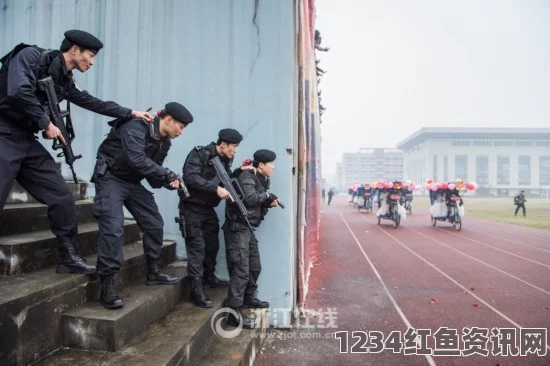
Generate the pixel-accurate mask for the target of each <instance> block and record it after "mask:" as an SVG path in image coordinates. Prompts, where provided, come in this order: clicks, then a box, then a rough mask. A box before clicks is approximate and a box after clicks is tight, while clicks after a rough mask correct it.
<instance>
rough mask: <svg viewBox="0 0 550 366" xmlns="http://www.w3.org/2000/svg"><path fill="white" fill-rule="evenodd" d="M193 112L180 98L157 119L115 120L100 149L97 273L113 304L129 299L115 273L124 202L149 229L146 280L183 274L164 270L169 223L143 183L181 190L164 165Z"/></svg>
mask: <svg viewBox="0 0 550 366" xmlns="http://www.w3.org/2000/svg"><path fill="white" fill-rule="evenodd" d="M191 122H193V116H192V115H191V113H189V111H188V110H187V109H186V108H185V107H184V106H182V105H181V104H179V103H175V102H172V103H168V104H166V106H165V108H164V109H163V110H161V111H159V112H158V113H157V116H156V117H155V120H154V121H153V123H147V122H145V121H144V120H143V119H141V118H133V119H129V120H128V119H119V120H115V121H113V128H112V129H111V132H110V133H109V135H108V136H107V138H106V139H105V140H104V141H103V143H102V144H101V146H100V147H99V149H98V151H97V162H96V166H95V169H94V175H93V177H92V182H93V183H94V184H95V188H96V196H95V199H94V204H93V213H94V216H95V217H96V219H97V221H98V223H99V238H98V245H97V254H98V256H97V272H98V274H99V276H100V279H101V295H100V301H101V303H102V304H103V306H104V307H106V308H107V309H117V308H121V307H122V306H123V305H124V303H123V302H122V299H121V298H120V297H119V296H118V295H117V292H116V285H115V284H116V280H115V275H116V273H117V272H118V271H119V270H120V268H121V266H122V263H123V260H124V258H123V253H122V246H123V244H124V212H123V206H125V207H126V208H127V209H128V211H130V213H131V214H132V216H133V217H134V219H135V220H136V222H137V224H138V225H139V228H140V229H141V231H142V232H143V250H144V252H145V256H146V258H147V267H148V274H147V280H146V282H145V283H146V284H148V285H169V284H173V283H177V282H178V281H179V278H178V277H172V276H169V275H168V274H166V273H163V272H161V270H162V258H161V254H162V249H161V247H162V239H163V226H164V222H163V221H162V217H161V215H160V213H159V209H158V207H157V204H156V203H155V200H154V198H153V194H152V193H151V192H149V191H148V190H147V189H145V187H143V186H142V185H141V183H140V182H141V180H142V179H143V178H146V179H147V181H148V182H149V184H150V185H151V187H153V188H161V187H163V186H164V188H167V189H177V188H178V187H179V180H178V177H177V175H176V173H174V172H173V171H171V170H169V169H167V168H164V167H162V163H163V162H164V159H165V158H166V155H167V154H168V150H169V149H170V146H171V142H170V140H171V139H175V138H176V137H178V136H180V135H181V134H182V133H183V130H184V129H185V127H186V126H187V125H188V124H189V123H191Z"/></svg>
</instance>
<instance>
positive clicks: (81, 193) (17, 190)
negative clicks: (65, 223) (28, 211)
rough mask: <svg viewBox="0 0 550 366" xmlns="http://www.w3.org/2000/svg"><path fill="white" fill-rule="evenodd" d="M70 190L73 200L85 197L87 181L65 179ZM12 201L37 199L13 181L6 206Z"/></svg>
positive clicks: (20, 201) (32, 200) (23, 201)
mask: <svg viewBox="0 0 550 366" xmlns="http://www.w3.org/2000/svg"><path fill="white" fill-rule="evenodd" d="M66 183H67V185H68V186H69V190H70V192H71V193H72V194H73V198H74V200H75V201H79V200H84V199H86V192H87V190H88V183H87V182H84V181H82V182H80V183H78V184H76V183H75V182H73V181H67V182H66ZM14 203H38V201H37V200H36V199H35V198H34V197H33V196H31V195H30V193H28V192H27V191H26V190H25V189H24V188H23V187H21V185H20V184H19V183H18V182H17V181H15V182H13V186H12V188H11V190H10V193H9V196H8V200H7V202H6V206H7V205H10V204H14Z"/></svg>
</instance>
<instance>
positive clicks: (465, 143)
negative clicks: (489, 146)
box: [452, 140, 471, 146]
mask: <svg viewBox="0 0 550 366" xmlns="http://www.w3.org/2000/svg"><path fill="white" fill-rule="evenodd" d="M470 144H471V141H470V140H453V142H452V145H453V146H470Z"/></svg>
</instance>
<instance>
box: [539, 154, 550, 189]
mask: <svg viewBox="0 0 550 366" xmlns="http://www.w3.org/2000/svg"><path fill="white" fill-rule="evenodd" d="M539 174H540V175H539V184H540V185H541V186H550V156H541V157H540V158H539Z"/></svg>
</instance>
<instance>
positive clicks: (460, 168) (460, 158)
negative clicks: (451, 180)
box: [455, 155, 468, 180]
mask: <svg viewBox="0 0 550 366" xmlns="http://www.w3.org/2000/svg"><path fill="white" fill-rule="evenodd" d="M455 178H462V179H464V180H468V155H457V156H455Z"/></svg>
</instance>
